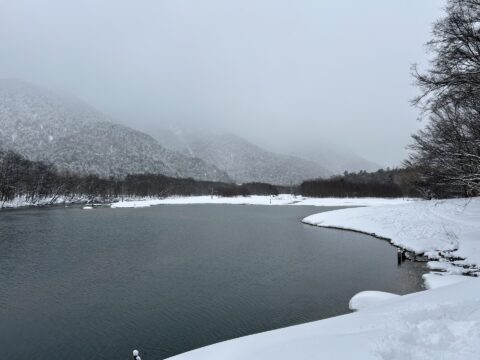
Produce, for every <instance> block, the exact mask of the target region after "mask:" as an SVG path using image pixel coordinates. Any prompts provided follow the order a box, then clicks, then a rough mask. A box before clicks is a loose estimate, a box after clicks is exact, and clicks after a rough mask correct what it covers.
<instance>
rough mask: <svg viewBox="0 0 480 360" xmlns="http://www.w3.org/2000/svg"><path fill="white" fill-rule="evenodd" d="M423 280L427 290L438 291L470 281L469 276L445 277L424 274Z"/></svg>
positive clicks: (436, 274) (435, 274) (442, 275)
mask: <svg viewBox="0 0 480 360" xmlns="http://www.w3.org/2000/svg"><path fill="white" fill-rule="evenodd" d="M422 278H423V281H424V282H425V287H426V288H427V289H436V288H439V287H442V286H448V285H452V284H457V283H460V282H463V281H466V280H468V277H467V276H462V275H445V274H439V273H430V274H424V275H422Z"/></svg>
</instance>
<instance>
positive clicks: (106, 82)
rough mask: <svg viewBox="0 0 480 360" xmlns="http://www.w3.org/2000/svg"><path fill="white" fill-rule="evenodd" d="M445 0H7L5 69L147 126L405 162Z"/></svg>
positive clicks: (0, 57) (2, 8) (1, 16)
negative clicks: (417, 81) (429, 47)
mask: <svg viewBox="0 0 480 360" xmlns="http://www.w3.org/2000/svg"><path fill="white" fill-rule="evenodd" d="M442 6H443V2H442V1H438V0H422V1H418V0H404V1H385V0H370V1H357V0H344V1H334V0H317V1H313V0H296V1H294V0H290V1H286V0H262V1H258V0H241V1H228V0H205V1H199V0H191V1H186V0H171V1H158V0H136V1H134V0H130V1H127V0H104V1H98V0H96V1H93V0H83V1H66V0H43V1H38V0H15V1H13V0H0V77H2V78H5V77H15V78H19V79H23V80H26V81H30V82H34V83H36V84H39V85H43V86H46V87H50V88H55V89H63V90H66V91H68V92H70V93H72V94H75V95H77V96H79V97H81V98H82V99H84V100H86V101H87V102H89V103H90V104H92V105H93V106H95V107H96V108H98V109H99V110H101V111H102V112H104V113H107V114H109V115H111V116H112V117H114V118H116V119H117V120H118V121H119V122H121V123H124V124H127V125H129V126H132V127H136V128H141V129H147V130H149V129H154V128H156V127H166V126H182V127H185V128H193V129H207V130H215V131H227V132H233V133H236V134H239V135H241V136H244V137H246V138H247V139H249V140H251V141H254V142H255V143H257V144H259V145H261V146H264V147H266V148H269V149H274V150H277V151H281V152H284V153H289V152H292V151H294V150H295V149H297V148H298V147H303V148H305V147H306V148H312V149H313V148H315V146H317V145H322V146H323V144H328V146H332V147H336V148H341V149H346V150H349V151H352V152H355V153H356V154H358V155H361V156H363V157H365V158H367V159H369V160H372V161H375V162H377V163H380V164H382V165H389V166H393V165H397V164H399V163H400V162H401V160H402V159H403V158H404V157H405V155H406V150H405V146H406V145H407V144H408V143H409V141H410V140H409V139H410V135H411V133H412V132H414V131H415V130H416V129H418V128H419V127H420V126H421V123H419V122H418V121H417V117H418V113H419V112H418V110H417V109H415V108H413V107H412V106H411V105H410V103H409V101H410V100H411V99H412V97H413V96H414V95H415V94H416V93H417V90H416V89H415V87H413V86H412V83H413V80H412V78H411V76H410V66H411V64H412V63H414V62H418V63H419V64H420V65H421V66H425V65H427V56H426V54H425V47H424V43H425V42H426V41H427V40H428V39H429V37H430V30H431V23H432V22H433V21H434V20H435V19H436V18H438V17H439V16H440V15H441V10H442Z"/></svg>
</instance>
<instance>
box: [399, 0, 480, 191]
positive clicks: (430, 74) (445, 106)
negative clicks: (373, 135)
mask: <svg viewBox="0 0 480 360" xmlns="http://www.w3.org/2000/svg"><path fill="white" fill-rule="evenodd" d="M445 9H446V16H445V17H444V18H442V19H440V20H438V21H437V22H436V23H435V24H434V26H433V39H432V40H431V41H430V42H428V44H427V45H428V48H429V50H430V52H432V53H433V58H432V60H431V64H430V65H431V67H430V69H429V70H428V71H427V72H426V73H419V72H418V69H417V67H416V66H414V77H415V79H416V81H417V85H418V86H419V88H420V90H421V94H420V95H419V96H418V97H417V98H416V99H414V103H415V104H416V105H418V106H420V107H421V108H422V109H423V110H424V112H423V115H424V116H427V119H428V123H427V125H426V127H425V129H423V130H421V131H419V132H418V133H417V134H415V135H413V144H412V145H411V146H410V149H411V150H413V153H412V154H411V155H410V159H409V160H408V161H407V164H408V165H410V166H411V167H413V168H416V169H418V171H419V173H420V181H419V184H420V185H421V187H422V188H423V189H424V190H425V193H427V194H428V195H429V196H442V197H445V196H477V195H479V194H480V0H449V1H448V3H447V6H446V8H445Z"/></svg>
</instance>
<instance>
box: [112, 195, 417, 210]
mask: <svg viewBox="0 0 480 360" xmlns="http://www.w3.org/2000/svg"><path fill="white" fill-rule="evenodd" d="M411 201H412V199H402V198H399V199H384V198H307V197H303V196H295V195H290V194H281V195H278V196H259V195H253V196H235V197H220V196H213V197H212V196H184V197H168V198H164V199H148V198H147V199H138V200H136V199H130V200H126V201H120V202H116V203H112V205H111V206H112V208H136V207H148V206H153V205H182V204H236V205H310V206H379V205H387V204H390V205H392V204H404V203H407V202H411Z"/></svg>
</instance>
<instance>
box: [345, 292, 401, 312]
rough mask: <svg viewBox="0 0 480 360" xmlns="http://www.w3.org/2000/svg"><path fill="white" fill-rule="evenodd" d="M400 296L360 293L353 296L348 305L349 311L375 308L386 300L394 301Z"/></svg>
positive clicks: (385, 293)
mask: <svg viewBox="0 0 480 360" xmlns="http://www.w3.org/2000/svg"><path fill="white" fill-rule="evenodd" d="M398 296H400V295H397V294H392V293H388V292H384V291H362V292H359V293H358V294H356V295H354V296H353V297H352V298H351V299H350V302H349V303H348V308H349V309H350V310H362V309H366V308H369V307H372V306H377V305H378V304H380V303H383V302H384V301H386V300H391V299H395V298H397V297H398Z"/></svg>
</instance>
